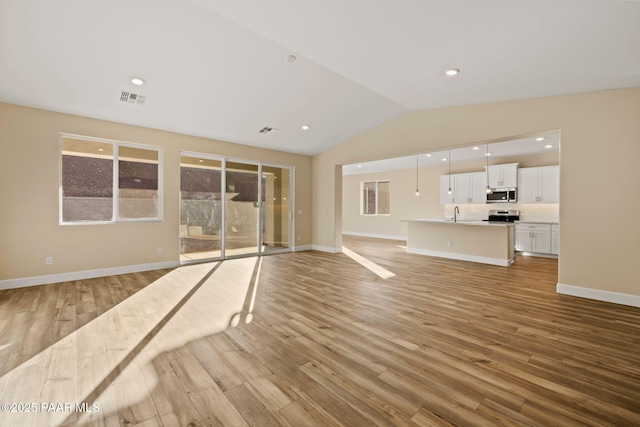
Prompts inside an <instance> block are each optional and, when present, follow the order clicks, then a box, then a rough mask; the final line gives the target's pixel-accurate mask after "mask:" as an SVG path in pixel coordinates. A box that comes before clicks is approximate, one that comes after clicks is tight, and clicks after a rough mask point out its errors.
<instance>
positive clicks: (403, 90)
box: [0, 0, 640, 154]
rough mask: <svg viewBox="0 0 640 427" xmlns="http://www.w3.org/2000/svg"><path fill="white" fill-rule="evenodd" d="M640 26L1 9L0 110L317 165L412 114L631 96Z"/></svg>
mask: <svg viewBox="0 0 640 427" xmlns="http://www.w3.org/2000/svg"><path fill="white" fill-rule="evenodd" d="M639 22H640V2H635V1H550V0H549V1H528V0H525V1H509V0H500V1H497V0H484V1H477V0H448V1H434V0H402V1H397V0H323V1H313V2H312V1H300V0H271V1H266V0H260V1H259V0H247V1H222V0H192V1H186V0H163V1H157V0H156V1H152V0H110V1H101V2H97V1H86V0H60V1H50V0H1V1H0V101H2V102H9V103H14V104H19V105H26V106H32V107H37V108H44V109H49V110H54V111H60V112H64V113H71V114H77V115H82V116H87V117H94V118H99V119H105V120H111V121H116V122H122V123H129V124H135V125H140V126H146V127H152V128H157V129H164V130H170V131H175V132H180V133H185V134H190V135H196V136H203V137H208V138H214V139H221V140H225V141H230V142H236V143H242V144H248V145H254V146H260V147H265V148H273V149H278V150H283V151H288V152H294V153H301V154H316V153H319V152H321V151H323V150H325V149H327V148H329V147H331V146H333V145H336V144H339V143H340V142H343V141H345V140H347V139H348V138H350V137H353V136H355V135H358V134H360V133H362V132H364V131H366V130H368V129H371V128H374V127H376V126H378V125H380V124H382V123H384V122H385V121H388V120H390V119H392V118H394V117H397V116H399V115H402V114H405V113H407V112H409V111H412V110H419V109H427V108H438V107H447V106H457V105H467V104H478V103H486V102H494V101H503V100H510V99H522V98H533V97H542V96H549V95H559V94H567V93H577V92H586V91H595V90H602V89H614V88H624V87H635V86H640V48H639V46H640V25H639V24H638V23H639ZM293 57H295V60H293V59H294V58H293ZM450 68H457V69H459V70H460V73H459V74H458V75H457V76H455V77H447V76H445V70H447V69H450ZM134 76H138V77H141V78H143V79H144V80H145V84H144V85H142V86H135V85H134V84H132V83H131V78H132V77H134ZM123 91H124V92H131V93H135V94H140V95H144V96H145V98H144V103H143V104H142V105H138V104H136V103H129V102H123V101H121V100H120V99H121V95H122V92H123ZM303 125H308V126H309V129H307V130H303V129H302V126H303ZM264 127H269V128H273V129H274V131H272V132H270V133H266V134H265V133H260V132H259V130H260V129H262V128H264Z"/></svg>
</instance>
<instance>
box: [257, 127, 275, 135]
mask: <svg viewBox="0 0 640 427" xmlns="http://www.w3.org/2000/svg"><path fill="white" fill-rule="evenodd" d="M277 130H278V129H276V128H270V127H269V126H265V127H263V128H262V129H260V130H259V131H258V132H260V133H263V134H265V135H267V134H269V133H272V132H275V131H277Z"/></svg>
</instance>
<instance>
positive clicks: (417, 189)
mask: <svg viewBox="0 0 640 427" xmlns="http://www.w3.org/2000/svg"><path fill="white" fill-rule="evenodd" d="M418 159H419V154H416V196H419V195H420V189H419V188H418Z"/></svg>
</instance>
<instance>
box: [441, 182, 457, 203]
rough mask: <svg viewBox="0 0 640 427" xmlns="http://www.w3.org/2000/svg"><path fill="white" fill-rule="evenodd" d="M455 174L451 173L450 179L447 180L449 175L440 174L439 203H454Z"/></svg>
mask: <svg viewBox="0 0 640 427" xmlns="http://www.w3.org/2000/svg"><path fill="white" fill-rule="evenodd" d="M449 182H451V191H452V193H451V194H448V190H449ZM455 197H456V192H455V175H451V181H449V175H441V176H440V204H441V205H449V204H452V203H455V202H456V200H455Z"/></svg>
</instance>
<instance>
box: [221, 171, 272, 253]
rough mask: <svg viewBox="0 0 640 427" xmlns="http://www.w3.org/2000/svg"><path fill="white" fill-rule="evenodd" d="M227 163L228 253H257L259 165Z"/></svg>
mask: <svg viewBox="0 0 640 427" xmlns="http://www.w3.org/2000/svg"><path fill="white" fill-rule="evenodd" d="M226 166H227V168H226V184H227V188H226V193H225V230H224V231H225V253H226V255H240V254H248V253H257V252H258V223H259V221H258V220H259V210H258V166H257V165H251V164H245V163H234V162H227V163H226ZM263 199H264V196H263Z"/></svg>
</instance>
